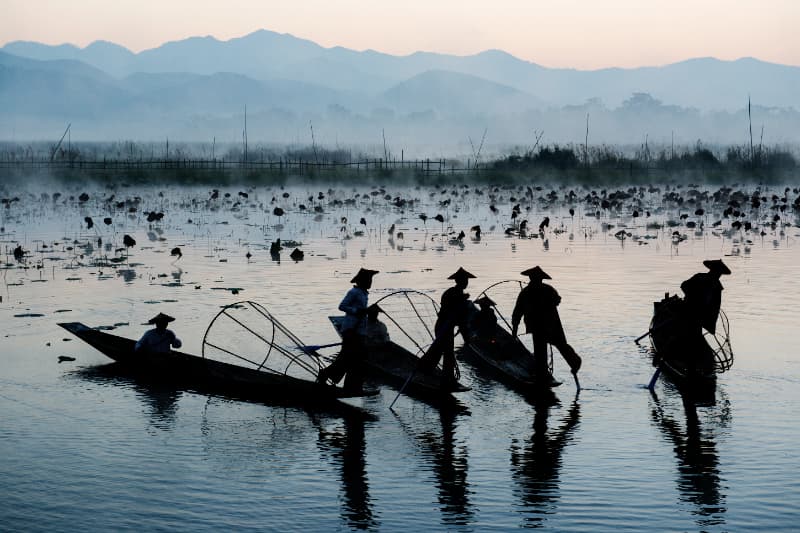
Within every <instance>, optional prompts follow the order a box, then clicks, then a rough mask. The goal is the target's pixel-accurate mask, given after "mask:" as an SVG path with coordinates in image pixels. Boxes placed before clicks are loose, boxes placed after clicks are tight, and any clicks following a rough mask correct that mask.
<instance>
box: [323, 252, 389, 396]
mask: <svg viewBox="0 0 800 533" xmlns="http://www.w3.org/2000/svg"><path fill="white" fill-rule="evenodd" d="M377 273H378V271H377V270H368V269H366V268H362V269H360V270H359V271H358V273H357V274H356V275H355V276H354V277H353V279H351V280H350V283H353V284H354V285H355V286H354V287H352V288H351V289H350V290H349V291H347V294H345V297H344V299H343V300H342V303H340V304H339V310H340V311H344V313H345V317H344V320H342V322H341V330H342V349H341V351H340V352H339V355H337V356H336V360H335V361H334V362H333V363H331V364H330V365H328V367H326V368H323V369H322V370H320V372H319V374H318V375H317V383H325V381H326V380H328V379H330V380H331V381H333V382H334V383H338V382H339V381H340V380H341V379H342V377H344V376H345V375H346V377H345V380H344V389H345V390H346V391H348V392H352V393H360V392H362V387H363V382H364V376H363V368H362V366H363V358H364V352H365V346H364V329H365V327H366V316H367V302H368V297H369V289H370V288H371V287H372V277H373V276H374V275H375V274H377Z"/></svg>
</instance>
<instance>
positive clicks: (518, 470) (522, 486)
mask: <svg viewBox="0 0 800 533" xmlns="http://www.w3.org/2000/svg"><path fill="white" fill-rule="evenodd" d="M556 405H557V404H553V403H552V402H539V403H536V404H535V405H534V408H535V415H534V418H533V435H532V436H531V437H530V439H528V441H527V442H526V443H525V444H524V445H522V446H521V445H519V444H518V443H517V442H516V441H515V442H513V443H512V445H511V476H512V478H513V479H514V480H515V481H516V483H517V489H516V490H515V493H516V495H517V496H518V497H519V499H520V501H521V504H522V507H523V509H522V512H523V513H524V515H525V518H524V520H525V524H524V525H525V526H526V527H545V526H546V521H547V516H548V515H551V514H554V513H555V512H556V509H557V507H558V505H557V504H558V499H559V490H560V489H559V482H560V480H559V475H560V470H561V454H562V453H563V452H564V449H565V448H566V446H567V445H568V444H569V443H570V442H571V441H572V438H573V437H572V433H573V432H574V430H575V428H576V427H577V425H578V422H579V420H580V404H579V403H578V397H577V396H576V397H575V400H574V401H573V402H572V404H571V405H570V407H569V409H568V410H567V412H566V414H565V415H564V417H563V419H562V420H561V424H560V425H559V426H558V427H555V428H553V429H550V428H549V427H548V418H549V416H550V410H551V409H552V408H553V407H555V406H556Z"/></svg>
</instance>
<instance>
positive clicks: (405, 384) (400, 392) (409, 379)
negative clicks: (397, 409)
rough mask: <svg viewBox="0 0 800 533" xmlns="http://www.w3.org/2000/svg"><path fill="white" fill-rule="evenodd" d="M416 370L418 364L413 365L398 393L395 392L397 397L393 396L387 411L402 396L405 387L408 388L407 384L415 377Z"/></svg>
mask: <svg viewBox="0 0 800 533" xmlns="http://www.w3.org/2000/svg"><path fill="white" fill-rule="evenodd" d="M418 368H419V363H417V364H416V365H414V370H412V371H411V373H410V374H409V375H408V377H407V378H406V382H405V383H403V386H402V387H400V390H399V391H397V396H395V397H394V400H392V403H390V404H389V409H391V408H392V407H394V403H395V402H396V401H397V399H398V398H399V397H400V395H401V394H403V391H404V390H406V387H407V386H408V384H409V383H411V380H412V379H414V376H415V375H416V373H417V369H418Z"/></svg>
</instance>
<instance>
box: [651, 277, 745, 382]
mask: <svg viewBox="0 0 800 533" xmlns="http://www.w3.org/2000/svg"><path fill="white" fill-rule="evenodd" d="M685 316H686V311H685V302H684V301H683V299H682V298H680V297H679V296H677V295H672V296H670V295H669V293H667V294H665V295H664V299H663V300H661V301H659V302H654V303H653V318H652V320H651V322H650V330H649V331H648V333H649V336H650V343H651V345H652V347H653V366H655V367H657V368H660V369H662V370H663V371H664V372H665V373H666V374H667V375H668V376H669V377H670V378H671V379H672V381H673V382H674V383H675V384H676V385H677V386H678V387H681V388H688V389H695V390H698V391H701V390H713V389H714V388H715V386H716V381H717V374H721V373H723V372H726V371H728V370H729V369H730V368H731V366H733V351H732V349H731V342H730V329H729V323H728V317H727V316H726V315H725V312H724V311H722V310H720V312H719V319H718V326H717V332H716V334H711V333H709V332H708V331H706V330H703V334H702V336H693V335H688V334H687V330H688V328H689V326H688V325H687V322H686V319H685V318H684V317H685Z"/></svg>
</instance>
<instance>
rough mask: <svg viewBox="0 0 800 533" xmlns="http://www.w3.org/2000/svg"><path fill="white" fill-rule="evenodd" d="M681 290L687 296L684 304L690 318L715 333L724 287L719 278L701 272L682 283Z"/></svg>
mask: <svg viewBox="0 0 800 533" xmlns="http://www.w3.org/2000/svg"><path fill="white" fill-rule="evenodd" d="M681 290H682V291H683V293H684V294H685V295H686V298H685V299H684V302H685V303H686V310H687V313H688V315H689V318H690V319H692V320H693V321H694V322H695V323H697V324H699V325H700V326H702V327H704V328H705V329H707V330H708V331H709V332H710V333H714V332H715V331H716V329H717V317H719V309H720V306H721V305H722V290H723V287H722V283H720V281H719V278H717V277H716V276H714V275H712V274H710V273H708V272H701V273H699V274H695V275H694V276H692V277H691V278H689V279H687V280H686V281H684V282H683V283H681Z"/></svg>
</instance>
